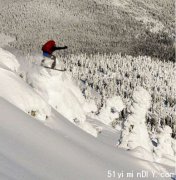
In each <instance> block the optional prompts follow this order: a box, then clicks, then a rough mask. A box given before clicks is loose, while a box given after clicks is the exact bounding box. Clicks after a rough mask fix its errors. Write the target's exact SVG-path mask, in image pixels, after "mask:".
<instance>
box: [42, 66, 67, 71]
mask: <svg viewBox="0 0 176 180" xmlns="http://www.w3.org/2000/svg"><path fill="white" fill-rule="evenodd" d="M42 67H44V68H47V69H51V70H55V71H66V69H56V68H55V69H52V68H51V67H48V66H42Z"/></svg>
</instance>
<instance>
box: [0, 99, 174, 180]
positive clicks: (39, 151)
mask: <svg viewBox="0 0 176 180" xmlns="http://www.w3.org/2000/svg"><path fill="white" fill-rule="evenodd" d="M0 114H1V116H0V147H2V148H0V159H1V161H0V179H3V180H6V179H7V180H14V179H15V180H31V179H32V180H40V179H41V180H58V179H59V180H90V179H91V180H105V179H109V178H108V177H107V173H108V170H114V169H115V170H116V171H118V172H121V171H122V170H123V172H125V173H126V172H131V171H132V170H133V171H134V172H141V171H142V170H146V171H148V172H149V177H148V179H153V178H152V174H151V171H154V172H156V174H157V175H158V176H159V174H160V173H161V172H165V173H166V172H169V171H171V169H168V168H163V167H161V166H160V165H156V164H151V163H149V162H146V161H141V160H138V159H135V158H133V157H131V156H130V155H129V153H128V152H125V151H123V150H120V149H116V148H114V147H110V146H107V145H106V144H104V143H101V142H100V141H98V140H97V139H96V138H94V137H92V136H90V135H89V134H87V133H85V132H84V131H82V130H81V129H79V128H78V127H76V126H75V125H74V124H72V123H70V122H69V121H68V120H67V119H65V118H64V117H63V116H61V115H60V114H58V113H57V112H56V111H55V110H53V111H52V117H51V118H50V119H49V120H48V121H47V122H46V125H44V124H43V123H42V122H40V121H37V120H35V119H33V118H32V117H30V116H28V115H27V114H25V113H24V112H22V111H21V110H19V109H17V108H16V107H15V106H13V105H12V104H10V103H9V102H7V101H6V100H4V99H2V98H1V99H0ZM124 179H128V178H124ZM156 179H161V178H156ZM162 179H165V178H162ZM166 179H167V178H166Z"/></svg>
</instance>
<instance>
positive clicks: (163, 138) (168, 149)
mask: <svg viewBox="0 0 176 180" xmlns="http://www.w3.org/2000/svg"><path fill="white" fill-rule="evenodd" d="M171 134H172V129H171V128H170V127H169V126H165V127H164V128H163V129H160V133H159V134H158V138H157V139H158V144H157V147H156V148H155V150H154V152H155V155H156V158H157V159H158V160H159V159H160V158H162V156H163V155H170V156H174V155H175V153H176V149H175V143H174V139H172V137H171Z"/></svg>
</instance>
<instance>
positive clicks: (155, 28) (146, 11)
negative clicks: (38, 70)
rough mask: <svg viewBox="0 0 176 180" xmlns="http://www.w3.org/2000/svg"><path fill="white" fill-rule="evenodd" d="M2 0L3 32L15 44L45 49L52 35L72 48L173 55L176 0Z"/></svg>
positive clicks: (73, 50) (27, 48)
mask: <svg viewBox="0 0 176 180" xmlns="http://www.w3.org/2000/svg"><path fill="white" fill-rule="evenodd" d="M0 4H1V5H2V6H3V8H2V9H1V13H0V25H1V29H0V33H6V34H8V35H10V36H11V37H15V41H14V42H13V43H11V47H15V48H17V49H18V50H21V51H22V52H24V51H26V52H34V51H35V52H39V51H40V49H41V46H42V44H43V43H44V42H45V41H46V40H48V39H55V40H56V41H58V43H59V44H62V45H65V44H67V45H68V46H69V49H68V50H66V53H67V54H68V53H69V54H70V53H76V54H78V53H80V52H83V53H88V54H92V53H98V52H100V53H110V52H111V53H123V54H128V55H150V56H154V57H155V56H156V54H157V56H158V57H160V58H166V59H169V58H170V56H171V55H170V53H171V52H173V48H172V46H173V41H174V39H173V38H170V37H171V36H172V34H174V0H167V2H166V1H164V0H147V1H145V0H133V1H130V0H89V1H88V0H82V1H80V0H72V1H70V0H64V1H62V0H57V1H48V0H32V1H23V0H18V1H12V0H6V2H4V0H0ZM163 32H167V33H163ZM163 36H164V37H165V38H166V39H167V41H166V42H167V43H166V42H164V41H162V37H163ZM150 37H151V38H150ZM134 41H135V43H134ZM148 41H149V42H148ZM151 46H152V47H154V49H156V51H154V52H153V48H151V49H152V50H150V47H151ZM163 46H164V47H165V46H166V47H168V51H167V52H164V50H165V49H164V47H163ZM139 49H140V50H139ZM146 49H147V50H146ZM61 53H62V52H61ZM63 53H64V51H63ZM171 58H173V56H172V57H171Z"/></svg>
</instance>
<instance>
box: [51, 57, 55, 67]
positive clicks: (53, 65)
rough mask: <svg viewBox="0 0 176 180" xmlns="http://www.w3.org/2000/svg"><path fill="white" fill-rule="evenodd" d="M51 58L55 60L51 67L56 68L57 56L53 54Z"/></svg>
mask: <svg viewBox="0 0 176 180" xmlns="http://www.w3.org/2000/svg"><path fill="white" fill-rule="evenodd" d="M51 59H53V60H54V62H53V63H52V65H51V69H54V68H55V67H56V56H54V55H52V56H51Z"/></svg>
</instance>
